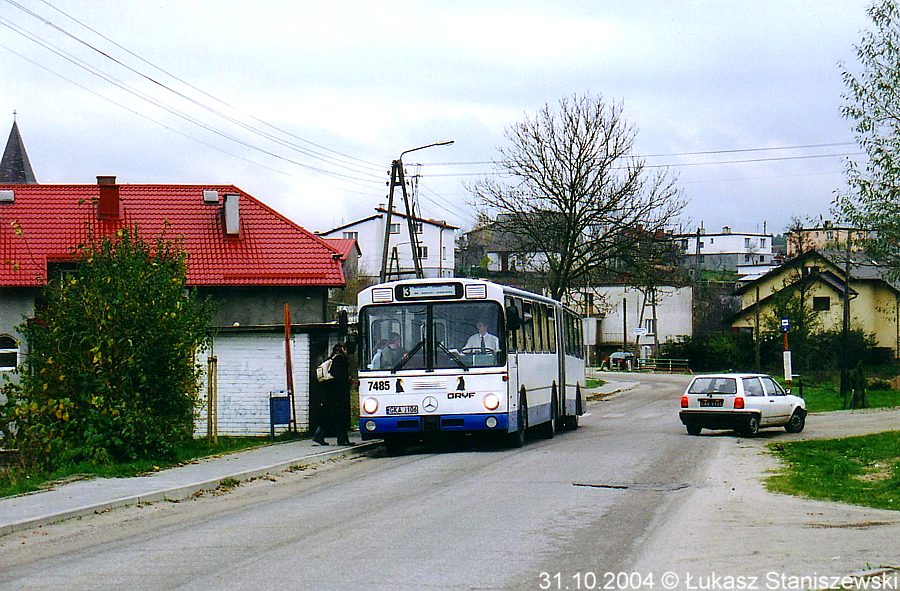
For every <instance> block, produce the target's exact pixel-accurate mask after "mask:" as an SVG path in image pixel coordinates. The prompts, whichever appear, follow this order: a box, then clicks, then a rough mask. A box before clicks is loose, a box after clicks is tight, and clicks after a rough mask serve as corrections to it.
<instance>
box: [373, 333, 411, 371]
mask: <svg viewBox="0 0 900 591" xmlns="http://www.w3.org/2000/svg"><path fill="white" fill-rule="evenodd" d="M377 355H378V353H376V356H377ZM404 355H406V349H404V348H403V345H402V344H401V343H400V333H397V332H392V333H391V334H390V335H388V342H387V346H386V347H384V348H383V349H382V350H381V358H380V359H379V367H380V369H393V368H394V367H395V366H396V365H397V364H398V363H400V360H401V359H403V356H404Z"/></svg>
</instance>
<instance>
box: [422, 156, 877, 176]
mask: <svg viewBox="0 0 900 591" xmlns="http://www.w3.org/2000/svg"><path fill="white" fill-rule="evenodd" d="M864 155H865V153H863V152H845V153H840V154H811V155H805V156H778V157H773V158H746V159H743V160H718V161H713V162H683V163H679V162H670V163H667V164H645V165H644V168H683V167H689V166H712V165H720V164H749V163H755V162H782V161H788V160H809V159H813V158H839V157H847V156H864ZM610 169H611V170H627V169H628V167H626V166H612V167H610ZM428 176H429V177H430V178H438V177H465V176H502V177H508V176H513V175H512V174H511V173H508V172H499V173H498V172H456V173H444V174H431V175H428Z"/></svg>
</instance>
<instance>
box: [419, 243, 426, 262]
mask: <svg viewBox="0 0 900 591" xmlns="http://www.w3.org/2000/svg"><path fill="white" fill-rule="evenodd" d="M419 258H420V259H427V258H428V247H427V246H420V247H419Z"/></svg>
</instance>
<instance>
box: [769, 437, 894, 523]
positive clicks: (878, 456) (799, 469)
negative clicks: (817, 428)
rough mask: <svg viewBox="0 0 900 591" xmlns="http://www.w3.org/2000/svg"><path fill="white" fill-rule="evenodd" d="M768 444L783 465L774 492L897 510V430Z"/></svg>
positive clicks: (772, 487) (775, 477) (773, 483)
mask: <svg viewBox="0 0 900 591" xmlns="http://www.w3.org/2000/svg"><path fill="white" fill-rule="evenodd" d="M769 448H770V449H771V450H772V452H773V453H774V454H775V455H776V456H777V457H778V458H779V459H780V460H781V461H782V463H783V467H782V469H781V470H780V471H779V472H777V473H776V474H774V475H773V476H770V477H769V478H768V479H766V488H768V489H769V490H771V491H773V492H781V493H787V494H793V495H800V496H804V497H808V498H811V499H821V500H827V501H838V502H840V503H849V504H852V505H864V506H866V507H875V508H876V509H893V510H895V511H900V431H887V432H885V433H877V434H874V435H865V436H862V437H848V438H845V439H829V440H824V441H817V440H811V441H794V442H789V443H773V444H771V445H770V446H769Z"/></svg>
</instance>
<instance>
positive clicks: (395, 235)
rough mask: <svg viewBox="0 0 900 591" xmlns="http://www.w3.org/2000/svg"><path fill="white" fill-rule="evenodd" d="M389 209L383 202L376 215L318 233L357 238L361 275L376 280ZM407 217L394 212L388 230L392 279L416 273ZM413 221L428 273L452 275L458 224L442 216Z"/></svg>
mask: <svg viewBox="0 0 900 591" xmlns="http://www.w3.org/2000/svg"><path fill="white" fill-rule="evenodd" d="M387 213H388V210H387V209H385V208H384V207H383V206H380V207H378V208H376V209H375V213H374V214H373V215H370V216H368V217H364V218H362V219H359V220H356V221H354V222H350V223H348V224H343V225H341V226H338V227H336V228H332V229H330V230H326V231H324V232H319V233H318V234H319V235H320V236H322V237H324V238H329V239H332V238H343V239H352V240H356V242H357V244H358V245H359V249H360V251H361V253H362V254H361V257H360V259H359V276H360V278H362V279H368V280H377V279H378V278H379V275H380V273H381V261H382V254H383V251H384V229H385V228H384V225H385V222H386V220H387ZM407 219H408V216H406V215H405V214H402V213H400V212H398V211H392V212H391V227H390V232H389V234H388V236H389V242H388V276H389V277H388V278H389V279H391V280H395V279H402V278H409V277H414V276H415V266H414V264H413V259H412V246H411V243H410V239H409V229H408V226H407ZM412 222H413V228H414V230H415V233H416V237H417V238H416V240H417V242H418V246H419V260H420V261H421V263H422V270H423V271H424V273H425V277H453V276H454V266H455V253H454V247H455V245H456V243H455V236H454V232H455V231H456V230H458V229H459V228H458V227H457V226H453V225H451V224H448V223H447V222H445V221H443V220H431V219H428V218H422V217H415V218H413V220H412Z"/></svg>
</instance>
